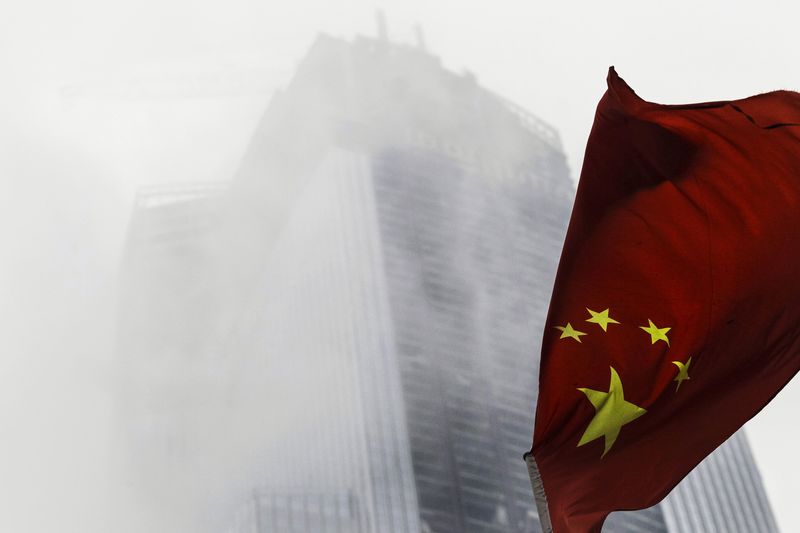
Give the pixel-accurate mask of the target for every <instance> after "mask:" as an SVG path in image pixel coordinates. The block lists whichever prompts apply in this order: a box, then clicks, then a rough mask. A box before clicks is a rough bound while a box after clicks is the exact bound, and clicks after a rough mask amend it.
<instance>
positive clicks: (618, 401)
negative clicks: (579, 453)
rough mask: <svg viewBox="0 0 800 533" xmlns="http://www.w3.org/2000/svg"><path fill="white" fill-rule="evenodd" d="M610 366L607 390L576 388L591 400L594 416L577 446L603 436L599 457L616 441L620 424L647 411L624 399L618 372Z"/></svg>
mask: <svg viewBox="0 0 800 533" xmlns="http://www.w3.org/2000/svg"><path fill="white" fill-rule="evenodd" d="M610 368H611V383H610V384H609V385H608V392H603V391H596V390H592V389H581V388H579V389H578V390H579V391H581V392H582V393H584V394H585V395H586V398H587V399H588V400H589V401H590V402H592V405H593V406H594V409H595V414H594V418H592V421H591V422H589V425H588V426H587V427H586V431H584V432H583V436H582V437H581V440H580V442H579V443H578V446H583V445H584V444H586V443H587V442H592V441H593V440H595V439H599V438H600V437H604V438H605V448H604V449H603V455H601V456H600V458H601V459H602V458H603V457H604V456H605V454H607V453H608V450H610V449H611V446H613V445H614V442H616V440H617V437H618V436H619V432H620V430H621V429H622V426H624V425H625V424H627V423H628V422H633V421H634V420H636V419H637V418H639V417H640V416H642V415H643V414H645V413H646V412H647V411H646V410H644V409H642V408H641V407H639V406H638V405H634V404H632V403H630V402H627V401H625V394H624V391H623V390H622V380H620V379H619V374H617V371H616V370H614V367H613V366H612V367H610Z"/></svg>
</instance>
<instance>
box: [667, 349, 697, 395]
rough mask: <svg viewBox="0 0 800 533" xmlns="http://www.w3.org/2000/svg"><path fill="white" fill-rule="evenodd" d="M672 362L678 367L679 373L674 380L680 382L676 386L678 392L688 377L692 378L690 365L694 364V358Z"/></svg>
mask: <svg viewBox="0 0 800 533" xmlns="http://www.w3.org/2000/svg"><path fill="white" fill-rule="evenodd" d="M672 364H673V365H675V366H677V367H678V375H677V376H675V379H673V380H672V381H677V382H678V386H677V387H675V392H678V389H680V388H681V383H683V382H684V381H686V380H687V379H691V378H690V377H689V365H691V364H692V358H691V357H690V358H689V360H688V361H686V362H685V363H681V362H680V361H673V362H672Z"/></svg>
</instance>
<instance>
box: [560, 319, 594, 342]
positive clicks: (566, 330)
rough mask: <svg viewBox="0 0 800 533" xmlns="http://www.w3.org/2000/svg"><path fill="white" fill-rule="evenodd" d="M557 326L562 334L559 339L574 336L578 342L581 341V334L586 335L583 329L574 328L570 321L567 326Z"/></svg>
mask: <svg viewBox="0 0 800 533" xmlns="http://www.w3.org/2000/svg"><path fill="white" fill-rule="evenodd" d="M555 328H556V329H557V330H559V331H561V336H560V337H559V339H566V338H572V339H575V340H576V341H578V342H581V335H586V333H584V332H582V331H578V330H576V329H573V327H572V324H570V323H569V322H567V325H566V326H556V327H555Z"/></svg>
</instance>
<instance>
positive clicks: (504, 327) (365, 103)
mask: <svg viewBox="0 0 800 533" xmlns="http://www.w3.org/2000/svg"><path fill="white" fill-rule="evenodd" d="M572 196H573V185H572V182H571V180H570V178H569V172H568V169H567V166H566V162H565V158H564V154H563V152H562V150H561V146H560V142H559V139H558V135H557V133H556V131H555V130H554V129H553V128H551V127H550V126H548V125H547V124H545V123H543V122H542V121H540V120H539V119H537V118H536V117H534V116H532V115H530V114H529V113H527V112H525V111H524V110H521V109H519V108H518V107H517V106H515V105H513V104H511V103H510V102H507V101H505V100H503V99H502V98H500V97H499V96H497V95H494V94H492V93H490V92H489V91H487V90H485V89H483V88H482V87H481V86H480V85H479V84H478V83H477V81H476V80H475V78H474V76H472V75H470V74H468V73H465V74H454V73H452V72H449V71H447V70H446V69H444V68H442V66H441V65H440V63H439V61H438V59H437V58H436V57H434V56H432V55H431V54H429V53H427V52H426V51H425V50H424V49H422V48H420V47H419V46H406V45H398V44H392V43H388V42H386V41H385V40H380V39H378V40H374V39H367V38H359V39H357V40H356V41H354V42H347V41H343V40H339V39H333V38H329V37H324V36H323V37H320V38H319V39H318V41H317V42H316V43H315V45H314V46H313V47H312V49H311V51H310V52H309V54H308V56H307V58H306V59H305V60H304V61H303V62H302V64H301V65H300V66H299V68H298V72H297V74H296V76H295V77H294V79H293V80H292V82H291V83H290V85H289V86H288V87H287V90H286V91H284V92H283V93H281V94H279V95H277V96H276V97H275V99H274V101H273V102H272V103H271V104H270V107H269V108H268V110H267V112H266V113H265V116H264V117H263V119H262V121H261V123H260V125H259V127H258V128H257V130H256V132H255V133H254V136H253V140H252V143H251V145H250V147H249V148H248V150H247V152H246V154H245V156H244V158H243V163H242V167H241V169H240V171H239V172H238V174H237V176H235V178H234V180H233V181H232V182H231V184H230V186H229V187H226V188H224V189H213V188H200V189H192V188H189V187H187V188H186V194H183V195H181V190H180V189H178V190H165V191H162V192H161V193H159V192H158V191H155V192H151V193H149V194H147V195H144V196H143V200H142V202H141V203H140V205H139V207H138V209H137V212H136V213H135V215H134V221H133V223H132V225H131V232H130V238H129V240H130V243H129V247H128V254H127V257H126V260H125V265H124V269H123V270H124V274H125V275H124V276H123V283H124V284H128V285H129V286H130V287H135V288H136V290H133V289H131V290H129V291H127V292H124V294H127V296H126V300H125V301H124V302H123V314H122V319H121V336H122V340H123V342H121V346H126V353H125V354H123V355H124V356H125V364H126V365H127V368H128V370H129V372H130V375H131V376H133V378H132V379H131V381H130V382H131V391H130V395H129V398H128V399H126V400H125V401H124V402H123V404H124V405H125V406H126V409H128V411H129V412H130V413H131V415H130V419H132V420H134V421H136V424H138V425H136V427H134V428H133V429H132V431H131V435H132V437H131V438H132V439H134V440H136V441H137V442H139V443H140V444H141V445H142V446H151V447H152V445H153V444H154V443H155V447H156V448H159V450H157V451H154V452H153V453H152V460H153V462H154V464H159V465H162V466H159V468H162V467H163V468H166V469H168V470H169V471H171V472H174V473H175V474H174V475H175V476H176V478H180V477H181V476H182V475H184V476H185V475H187V474H186V473H187V472H189V471H190V470H191V469H192V468H193V467H194V466H196V465H197V464H199V463H202V460H203V457H204V456H205V454H207V453H209V452H208V449H207V447H204V444H203V442H204V441H203V439H204V436H205V435H207V432H208V431H209V429H208V426H209V424H208V423H207V422H208V420H213V421H214V423H215V424H216V425H215V428H216V430H217V431H222V432H229V433H230V435H231V436H232V437H231V438H234V437H233V436H235V435H236V434H237V432H238V431H240V430H241V427H240V426H239V425H237V421H236V418H237V417H236V415H235V412H236V409H237V408H239V407H241V406H250V407H252V406H255V407H256V409H257V410H258V409H260V406H263V410H264V413H265V414H264V415H263V417H262V419H261V420H259V422H258V423H259V424H262V425H263V428H262V430H261V431H255V432H254V434H255V437H252V438H251V439H250V440H251V442H248V445H246V446H244V447H243V448H242V449H243V451H242V453H241V455H242V456H243V457H252V463H251V464H250V465H249V466H246V468H245V469H247V470H249V473H248V475H238V477H237V475H231V476H230V479H231V486H235V487H236V488H233V489H231V494H233V496H226V498H229V500H230V503H229V506H230V507H231V508H233V507H236V505H235V502H236V501H239V502H240V504H239V507H238V511H236V512H232V513H231V514H232V515H233V516H234V519H233V522H232V525H230V526H229V527H228V529H227V531H228V532H229V533H263V532H275V533H283V532H287V533H288V532H296V531H309V532H317V531H319V532H327V531H337V532H342V533H345V532H346V533H350V532H353V533H461V532H467V533H512V532H514V533H533V532H538V531H540V527H539V523H538V517H537V516H536V512H535V506H534V504H533V498H532V494H531V488H530V481H529V479H528V475H527V471H526V468H525V465H524V463H523V461H522V453H524V452H525V451H526V450H527V449H528V448H529V447H530V442H531V432H532V428H533V416H534V410H535V401H536V391H537V380H538V360H537V359H538V347H539V345H540V342H541V331H542V327H543V323H544V318H545V314H546V311H547V305H548V302H549V297H550V290H551V287H552V282H553V278H554V275H555V268H556V265H557V261H558V257H559V253H560V248H561V243H562V241H563V237H564V233H565V230H566V224H567V221H568V218H569V212H570V208H571V203H572ZM187 213H189V214H191V213H194V214H195V215H193V216H195V218H192V220H195V221H196V222H195V226H193V225H192V223H189V224H188V226H187V227H184V226H183V225H182V224H184V223H185V222H186V220H187V218H186V217H187V215H186V214H187ZM154 265H155V266H154ZM187 265H188V266H189V268H188V270H187ZM165 280H166V281H169V280H174V281H175V282H176V283H177V287H178V290H176V291H173V294H172V295H164V294H161V293H160V292H159V291H158V290H155V289H153V290H151V291H148V290H142V289H143V288H144V289H146V288H147V287H149V286H152V287H161V286H164V285H163V283H162V282H164V281H165ZM167 286H168V285H167ZM191 287H194V288H195V290H192V289H191ZM164 302H166V305H165V303H164ZM150 308H154V310H155V312H154V313H150V314H149V315H147V318H146V319H144V320H141V319H135V317H136V316H139V315H142V314H147V313H148V309H150ZM165 313H174V314H175V316H179V317H180V319H179V320H175V319H174V316H172V315H170V316H171V317H172V318H170V320H169V323H170V326H171V327H169V328H164V327H163V326H162V325H160V324H162V323H163V318H164V317H165V316H167V315H165ZM131 316H133V317H134V318H129V317H131ZM167 318H169V317H167ZM131 324H134V325H135V326H136V327H133V326H131ZM176 324H177V327H174V326H175V325H176ZM198 332H199V333H200V334H199V335H195V333H198ZM126 339H127V340H126ZM131 339H140V341H133V340H131ZM149 359H155V360H156V361H157V362H156V363H147V362H146V361H144V360H149ZM181 361H183V364H185V365H186V366H187V368H186V370H185V372H183V374H182V378H181V381H180V383H179V384H178V386H175V384H174V383H173V384H170V383H169V382H165V383H164V384H163V388H161V389H158V387H149V389H148V390H150V391H151V392H152V391H153V390H154V389H155V392H154V393H152V394H151V398H150V400H148V402H142V401H138V400H136V397H137V394H138V393H137V387H138V388H139V389H141V388H146V387H147V380H148V379H153V376H154V373H155V376H156V378H158V377H159V376H167V375H169V373H168V372H167V371H166V370H164V371H163V372H162V371H158V370H153V369H154V368H155V369H158V368H161V367H163V366H164V365H180V364H181ZM187 376H188V377H187ZM192 376H194V377H193V378H191V377H192ZM210 376H213V377H210ZM189 378H191V379H189ZM165 379H166V378H165ZM204 380H205V381H204ZM198 383H199V384H200V385H201V386H207V387H208V388H210V390H211V391H212V394H211V398H212V401H204V402H197V401H192V400H196V396H197V394H196V392H193V391H194V389H193V387H196V386H197V384H198ZM176 391H177V392H176ZM162 396H163V400H162ZM213 399H216V401H213ZM208 413H211V414H208ZM226 413H227V414H226ZM250 429H252V428H250ZM148 443H149V444H148ZM729 446H730V447H729V448H724V449H723V450H721V451H720V452H718V453H717V454H715V455H714V456H712V458H711V459H710V460H709V461H707V463H706V464H707V466H704V467H701V468H700V469H698V470H697V471H696V474H693V475H692V476H696V477H692V476H690V478H689V479H688V480H687V482H685V483H684V484H683V485H682V486H681V487H679V488H678V489H676V491H675V492H674V493H673V495H671V496H670V497H669V498H668V499H667V500H665V503H664V504H662V505H660V506H656V507H654V508H651V509H647V510H643V511H638V512H632V513H615V514H614V515H612V517H611V518H610V519H609V521H608V522H607V525H606V527H605V528H604V531H608V532H617V533H622V532H631V533H632V532H648V533H658V532H667V531H670V532H690V531H692V532H693V531H707V532H712V531H720V532H722V531H725V532H729V531H730V532H734V531H743V532H744V531H774V530H775V526H774V522H773V521H772V518H771V515H770V512H769V508H768V505H767V504H766V500H765V498H764V494H763V489H762V487H761V484H760V481H759V480H758V474H757V471H756V470H755V467H754V464H753V462H752V458H750V456H749V453H748V452H747V445H746V442H745V441H744V440H743V438H740V437H735V438H734V439H733V440H732V444H730V445H729ZM734 448H735V450H734ZM176 464H177V465H179V466H177V467H176V466H174V465H176ZM703 468H705V470H703ZM726 487H727V488H726ZM734 507H736V508H738V511H737V510H735V509H734ZM757 513H760V515H759V516H760V517H761V518H747V516H751V515H754V514H757ZM742 520H744V521H742ZM754 520H755V522H754ZM745 525H746V526H747V527H745ZM753 525H755V526H757V527H756V528H755V529H753V528H752V527H750V526H753ZM762 528H763V529H762ZM221 530H222V529H221Z"/></svg>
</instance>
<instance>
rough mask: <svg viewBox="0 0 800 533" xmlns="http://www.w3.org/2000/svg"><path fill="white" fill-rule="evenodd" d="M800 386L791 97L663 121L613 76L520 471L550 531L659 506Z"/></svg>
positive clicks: (579, 202) (799, 155) (663, 111)
mask: <svg viewBox="0 0 800 533" xmlns="http://www.w3.org/2000/svg"><path fill="white" fill-rule="evenodd" d="M798 369H800V94H798V93H794V92H787V91H777V92H772V93H768V94H761V95H758V96H753V97H751V98H745V99H743V100H735V101H727V102H711V103H702V104H692V105H660V104H654V103H650V102H646V101H644V100H642V99H641V98H639V97H638V96H637V95H636V94H635V93H634V92H633V90H632V89H631V88H630V87H628V85H627V84H626V83H625V82H624V81H623V80H622V79H621V78H619V77H618V76H617V74H616V72H614V69H613V68H612V69H611V70H610V71H609V74H608V91H607V92H606V93H605V95H604V96H603V98H602V100H601V101H600V104H599V105H598V108H597V113H596V116H595V123H594V126H593V128H592V132H591V135H590V137H589V142H588V146H587V148H586V156H585V160H584V164H583V171H582V173H581V179H580V184H579V186H578V193H577V198H576V200H575V206H574V209H573V212H572V219H571V221H570V226H569V231H568V234H567V239H566V242H565V244H564V250H563V253H562V256H561V263H560V265H559V269H558V276H557V278H556V283H555V287H554V290H553V297H552V300H551V303H550V312H549V315H548V319H547V324H546V326H545V332H544V339H543V345H542V359H541V369H540V377H539V380H540V388H539V402H538V407H537V411H536V427H535V431H534V439H533V448H532V450H531V452H530V453H529V454H527V455H526V460H527V462H528V466H529V469H530V471H531V479H532V481H533V485H534V493H535V496H536V499H537V504H538V506H539V513H540V516H541V517H542V523H543V526H544V527H545V530H547V528H548V527H552V531H554V532H555V533H567V532H569V533H581V532H599V531H600V528H601V526H602V523H603V521H604V520H605V518H606V516H607V515H608V514H609V513H610V512H612V511H615V510H623V509H641V508H645V507H649V506H651V505H654V504H656V503H657V502H658V501H660V500H661V499H662V498H663V497H664V496H666V494H667V493H668V492H669V491H670V490H671V489H672V488H673V487H674V486H675V485H676V484H677V483H678V482H679V481H680V480H681V479H682V478H683V477H684V476H685V475H686V474H687V473H689V471H690V470H692V468H694V467H695V466H696V465H697V464H698V463H699V462H700V461H701V460H702V459H703V458H704V457H706V456H707V455H708V454H709V453H711V452H712V451H713V450H714V448H716V447H717V446H719V445H720V444H721V443H722V442H723V441H724V440H725V439H727V438H728V437H729V436H730V435H731V434H733V433H734V432H735V431H736V430H737V429H739V428H740V427H741V426H742V424H744V423H745V422H746V421H747V420H748V419H750V418H751V417H752V416H753V415H755V414H756V413H757V412H758V411H759V410H760V409H761V408H762V407H764V405H766V404H767V402H769V401H770V399H772V398H773V397H774V396H775V395H776V394H777V393H778V391H780V390H781V388H782V387H783V386H784V385H785V384H786V383H787V382H789V380H790V379H792V377H793V376H794V375H795V374H796V373H797V371H798ZM548 522H550V524H548Z"/></svg>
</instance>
